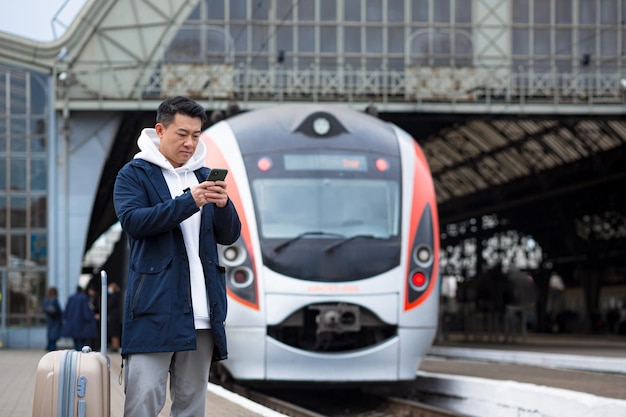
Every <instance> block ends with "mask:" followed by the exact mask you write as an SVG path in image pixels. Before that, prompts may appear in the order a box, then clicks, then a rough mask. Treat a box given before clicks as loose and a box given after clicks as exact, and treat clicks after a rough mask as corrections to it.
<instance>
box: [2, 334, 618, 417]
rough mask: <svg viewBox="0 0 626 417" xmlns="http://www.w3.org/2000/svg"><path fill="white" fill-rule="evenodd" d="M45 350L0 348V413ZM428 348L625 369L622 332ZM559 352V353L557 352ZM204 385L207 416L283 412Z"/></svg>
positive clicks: (26, 414)
mask: <svg viewBox="0 0 626 417" xmlns="http://www.w3.org/2000/svg"><path fill="white" fill-rule="evenodd" d="M446 350H447V352H446ZM507 352H508V353H507ZM44 354H45V352H44V351H43V350H35V349H33V350H12V349H0V417H30V416H31V414H32V403H33V390H34V386H35V370H36V368H37V363H38V362H39V359H40V358H41V357H42V356H43V355H44ZM431 354H438V355H439V356H446V355H452V354H454V355H471V358H472V359H481V358H482V360H485V361H493V362H507V361H508V362H510V363H512V361H515V362H514V363H518V364H524V361H528V360H537V359H536V358H542V357H543V358H544V359H545V358H552V359H554V358H559V360H561V362H562V363H561V365H562V366H564V367H567V364H577V366H580V364H581V363H582V360H583V359H584V360H585V363H588V364H590V365H587V366H588V367H590V369H589V370H600V371H602V372H604V370H602V369H596V368H597V367H598V366H603V367H604V366H606V365H605V364H606V363H612V364H613V366H614V368H613V369H612V372H616V371H618V372H621V368H618V367H617V365H618V364H619V366H624V369H626V337H624V336H610V335H539V334H529V335H528V337H527V339H526V340H521V339H516V340H511V341H503V340H502V339H498V338H495V337H492V336H483V337H466V335H464V334H462V333H460V334H446V335H442V337H439V338H438V339H437V341H436V343H435V345H434V346H433V348H432V349H431ZM555 355H556V356H555ZM109 356H110V358H111V403H112V408H111V417H122V414H123V413H122V404H123V399H124V393H123V387H122V385H121V384H120V383H119V382H118V381H119V376H120V369H121V367H120V365H121V357H120V355H119V354H111V355H109ZM561 356H562V357H563V358H560V357H561ZM529 358H531V359H529ZM598 364H600V365H598ZM622 364H624V365H622ZM533 365H537V366H553V365H554V363H545V362H544V363H543V364H536V363H534V364H533ZM618 369H619V370H618ZM624 374H626V371H624ZM209 386H210V387H211V389H210V390H209V391H208V392H207V397H208V402H207V413H206V415H207V416H209V415H219V416H236V417H254V416H267V417H275V416H282V414H280V413H276V412H274V411H272V410H269V409H267V408H265V407H261V406H260V405H258V404H255V403H253V402H251V401H249V400H247V399H245V398H243V397H240V396H237V395H236V394H232V393H230V392H228V391H225V390H222V389H221V387H218V386H215V385H212V384H211V385H209ZM218 410H219V411H218ZM216 411H217V412H216ZM168 413H169V404H166V407H165V408H164V410H163V412H162V413H161V414H160V415H159V417H166V416H167V415H168Z"/></svg>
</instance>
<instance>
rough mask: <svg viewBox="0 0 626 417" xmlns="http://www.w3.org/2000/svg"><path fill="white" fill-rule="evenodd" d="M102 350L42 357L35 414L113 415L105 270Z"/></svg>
mask: <svg viewBox="0 0 626 417" xmlns="http://www.w3.org/2000/svg"><path fill="white" fill-rule="evenodd" d="M101 278H102V306H101V315H100V321H101V324H102V325H101V332H102V334H101V344H100V346H101V350H102V352H92V351H91V349H90V348H89V347H85V348H83V351H82V352H77V351H75V350H57V351H53V352H48V353H47V354H45V355H44V357H43V358H41V360H40V361H39V365H38V366H37V374H36V380H35V394H34V401H33V417H110V415H111V409H110V408H111V376H110V362H109V358H108V356H107V354H106V346H107V336H106V322H107V320H106V317H107V302H106V294H107V277H106V272H104V271H102V273H101Z"/></svg>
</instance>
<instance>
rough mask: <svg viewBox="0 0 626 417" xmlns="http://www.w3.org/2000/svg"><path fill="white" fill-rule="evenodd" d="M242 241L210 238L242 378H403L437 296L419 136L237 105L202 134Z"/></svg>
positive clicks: (302, 108)
mask: <svg viewBox="0 0 626 417" xmlns="http://www.w3.org/2000/svg"><path fill="white" fill-rule="evenodd" d="M202 140H203V141H204V142H205V144H206V145H207V147H208V152H207V155H208V156H207V160H206V164H207V166H208V167H210V168H226V169H228V171H229V173H228V177H227V179H226V182H227V185H228V193H229V196H230V199H231V200H232V201H233V203H234V204H235V206H236V208H237V210H238V213H239V216H240V218H241V221H242V233H241V238H240V239H239V241H237V242H236V243H235V244H233V245H231V246H223V247H220V262H221V264H222V266H224V267H225V268H226V286H227V294H228V316H227V320H226V332H227V337H228V350H229V359H228V360H226V361H223V362H220V364H221V366H223V367H224V368H225V369H226V373H227V374H229V376H230V377H233V378H234V379H236V380H241V381H248V382H254V381H260V382H270V381H276V382H278V381H308V382H355V381H359V382H361V381H363V382H365V381H370V382H374V381H381V382H389V381H405V380H412V379H414V378H415V375H416V371H417V368H418V366H419V363H420V360H421V358H422V357H423V356H424V355H425V354H426V352H427V351H428V349H429V348H430V346H431V344H432V342H433V339H434V336H435V332H436V328H437V317H438V304H439V275H438V258H439V230H438V228H439V226H438V216H437V206H436V199H435V191H434V186H433V181H432V177H431V173H430V169H429V166H428V164H427V161H426V159H425V157H424V154H423V153H422V150H421V148H420V147H419V145H418V144H417V142H416V141H415V140H414V139H413V138H412V137H410V135H409V134H408V133H406V132H405V131H403V130H401V129H400V128H398V127H397V126H395V125H393V124H390V123H387V122H384V121H382V120H380V119H378V118H376V117H374V116H371V115H369V114H366V113H362V112H358V111H355V110H351V109H349V108H346V107H342V106H339V105H317V104H316V105H312V104H289V105H278V106H276V107H272V108H267V109H262V110H254V111H250V112H246V113H240V114H238V115H236V116H234V117H231V118H228V119H226V120H223V121H221V122H219V123H217V124H215V125H213V126H211V127H210V128H209V129H208V130H206V131H205V132H204V133H203V135H202Z"/></svg>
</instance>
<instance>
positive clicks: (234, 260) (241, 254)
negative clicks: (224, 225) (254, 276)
mask: <svg viewBox="0 0 626 417" xmlns="http://www.w3.org/2000/svg"><path fill="white" fill-rule="evenodd" d="M220 254H221V260H220V261H221V262H222V263H223V264H224V265H225V266H230V267H233V266H238V265H241V264H242V263H243V261H244V260H245V259H246V251H245V250H244V249H243V248H242V247H241V246H239V245H231V246H225V247H223V248H221V251H220Z"/></svg>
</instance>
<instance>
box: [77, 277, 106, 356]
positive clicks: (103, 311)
mask: <svg viewBox="0 0 626 417" xmlns="http://www.w3.org/2000/svg"><path fill="white" fill-rule="evenodd" d="M100 280H101V281H102V290H101V293H102V299H101V301H100V353H102V354H103V355H104V356H106V357H107V358H108V355H107V342H108V340H107V339H108V338H107V316H108V311H107V310H108V308H109V306H108V305H107V291H108V288H107V287H108V284H107V273H106V271H101V272H100ZM81 352H83V353H89V352H92V350H91V346H83V348H82V349H81Z"/></svg>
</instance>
